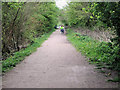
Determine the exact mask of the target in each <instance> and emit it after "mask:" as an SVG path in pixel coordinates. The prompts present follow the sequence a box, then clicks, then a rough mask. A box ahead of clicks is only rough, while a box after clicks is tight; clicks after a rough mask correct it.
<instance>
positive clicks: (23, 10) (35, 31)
mask: <svg viewBox="0 0 120 90" xmlns="http://www.w3.org/2000/svg"><path fill="white" fill-rule="evenodd" d="M58 12H59V9H58V8H57V7H56V5H55V3H54V2H38V3H37V2H34V3H33V2H32V3H30V2H29V3H27V2H3V3H2V22H3V23H2V28H3V31H2V38H3V40H2V43H3V46H2V54H3V59H6V58H7V57H9V56H10V55H11V54H12V53H14V52H16V51H19V50H20V49H21V48H24V47H26V46H27V45H28V44H30V43H31V44H32V43H33V42H34V40H35V38H37V37H41V36H42V35H43V34H44V33H48V32H50V31H51V30H53V29H54V26H55V25H56V23H57V21H58V20H57V17H58V14H57V13H58Z"/></svg>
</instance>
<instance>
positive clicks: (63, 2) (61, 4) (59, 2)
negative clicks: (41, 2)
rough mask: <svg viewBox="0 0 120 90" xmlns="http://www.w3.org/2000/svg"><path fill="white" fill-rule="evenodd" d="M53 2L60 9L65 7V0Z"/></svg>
mask: <svg viewBox="0 0 120 90" xmlns="http://www.w3.org/2000/svg"><path fill="white" fill-rule="evenodd" d="M55 2H56V5H57V7H59V8H60V9H62V8H63V7H64V6H66V5H67V0H55Z"/></svg>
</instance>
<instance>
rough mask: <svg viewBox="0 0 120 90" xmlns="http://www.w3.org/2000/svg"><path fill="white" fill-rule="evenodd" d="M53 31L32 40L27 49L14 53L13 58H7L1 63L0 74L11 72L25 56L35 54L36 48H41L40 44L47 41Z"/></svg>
mask: <svg viewBox="0 0 120 90" xmlns="http://www.w3.org/2000/svg"><path fill="white" fill-rule="evenodd" d="M52 32H53V31H51V32H49V33H45V34H44V35H42V36H41V37H39V38H36V39H35V40H34V43H33V44H32V45H29V46H28V47H27V48H25V49H22V50H20V51H18V52H15V53H14V55H13V56H11V57H9V58H7V59H6V60H3V61H1V62H2V72H3V74H4V73H5V72H7V71H9V70H11V69H12V68H13V67H15V66H16V65H17V64H18V63H20V62H21V61H22V60H24V59H25V57H26V56H29V55H30V54H31V53H33V52H35V51H36V50H37V48H38V47H40V46H41V44H42V43H43V42H44V41H45V40H47V39H48V37H49V36H50V35H51V33H52Z"/></svg>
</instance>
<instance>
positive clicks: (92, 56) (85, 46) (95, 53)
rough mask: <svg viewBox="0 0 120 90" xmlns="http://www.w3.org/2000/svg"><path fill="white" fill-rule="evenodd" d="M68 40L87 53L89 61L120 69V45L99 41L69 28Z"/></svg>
mask: <svg viewBox="0 0 120 90" xmlns="http://www.w3.org/2000/svg"><path fill="white" fill-rule="evenodd" d="M67 36H68V40H70V42H71V43H72V44H73V45H74V46H75V47H76V48H77V50H78V51H80V52H82V54H84V55H86V56H87V57H88V58H89V61H90V62H92V63H95V64H97V65H98V66H99V68H103V67H104V68H108V69H112V70H117V71H120V56H119V55H120V52H119V49H120V48H119V46H116V45H114V43H110V42H99V41H97V40H93V39H92V38H90V37H88V36H86V35H81V34H79V33H75V32H73V31H72V30H68V35H67Z"/></svg>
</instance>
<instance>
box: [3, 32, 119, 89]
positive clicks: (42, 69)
mask: <svg viewBox="0 0 120 90" xmlns="http://www.w3.org/2000/svg"><path fill="white" fill-rule="evenodd" d="M106 80H107V78H106V77H104V76H103V75H102V74H101V73H98V72H96V71H95V69H94V66H93V65H89V64H88V62H87V61H86V59H85V57H84V56H82V55H81V54H80V53H79V52H77V51H76V49H75V48H74V47H73V46H72V45H71V44H70V43H69V42H68V41H67V37H66V36H65V35H62V34H60V32H59V30H56V31H55V32H53V33H52V35H51V36H50V38H49V39H48V40H46V41H45V42H44V43H43V44H42V46H41V47H40V48H38V49H37V51H36V52H34V53H33V54H31V55H30V56H28V57H26V59H25V60H24V61H22V62H21V63H20V64H19V65H17V66H16V67H15V68H14V69H13V70H11V71H9V72H7V73H6V74H5V75H4V77H3V88H115V87H116V88H117V84H116V83H112V82H107V81H106Z"/></svg>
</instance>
